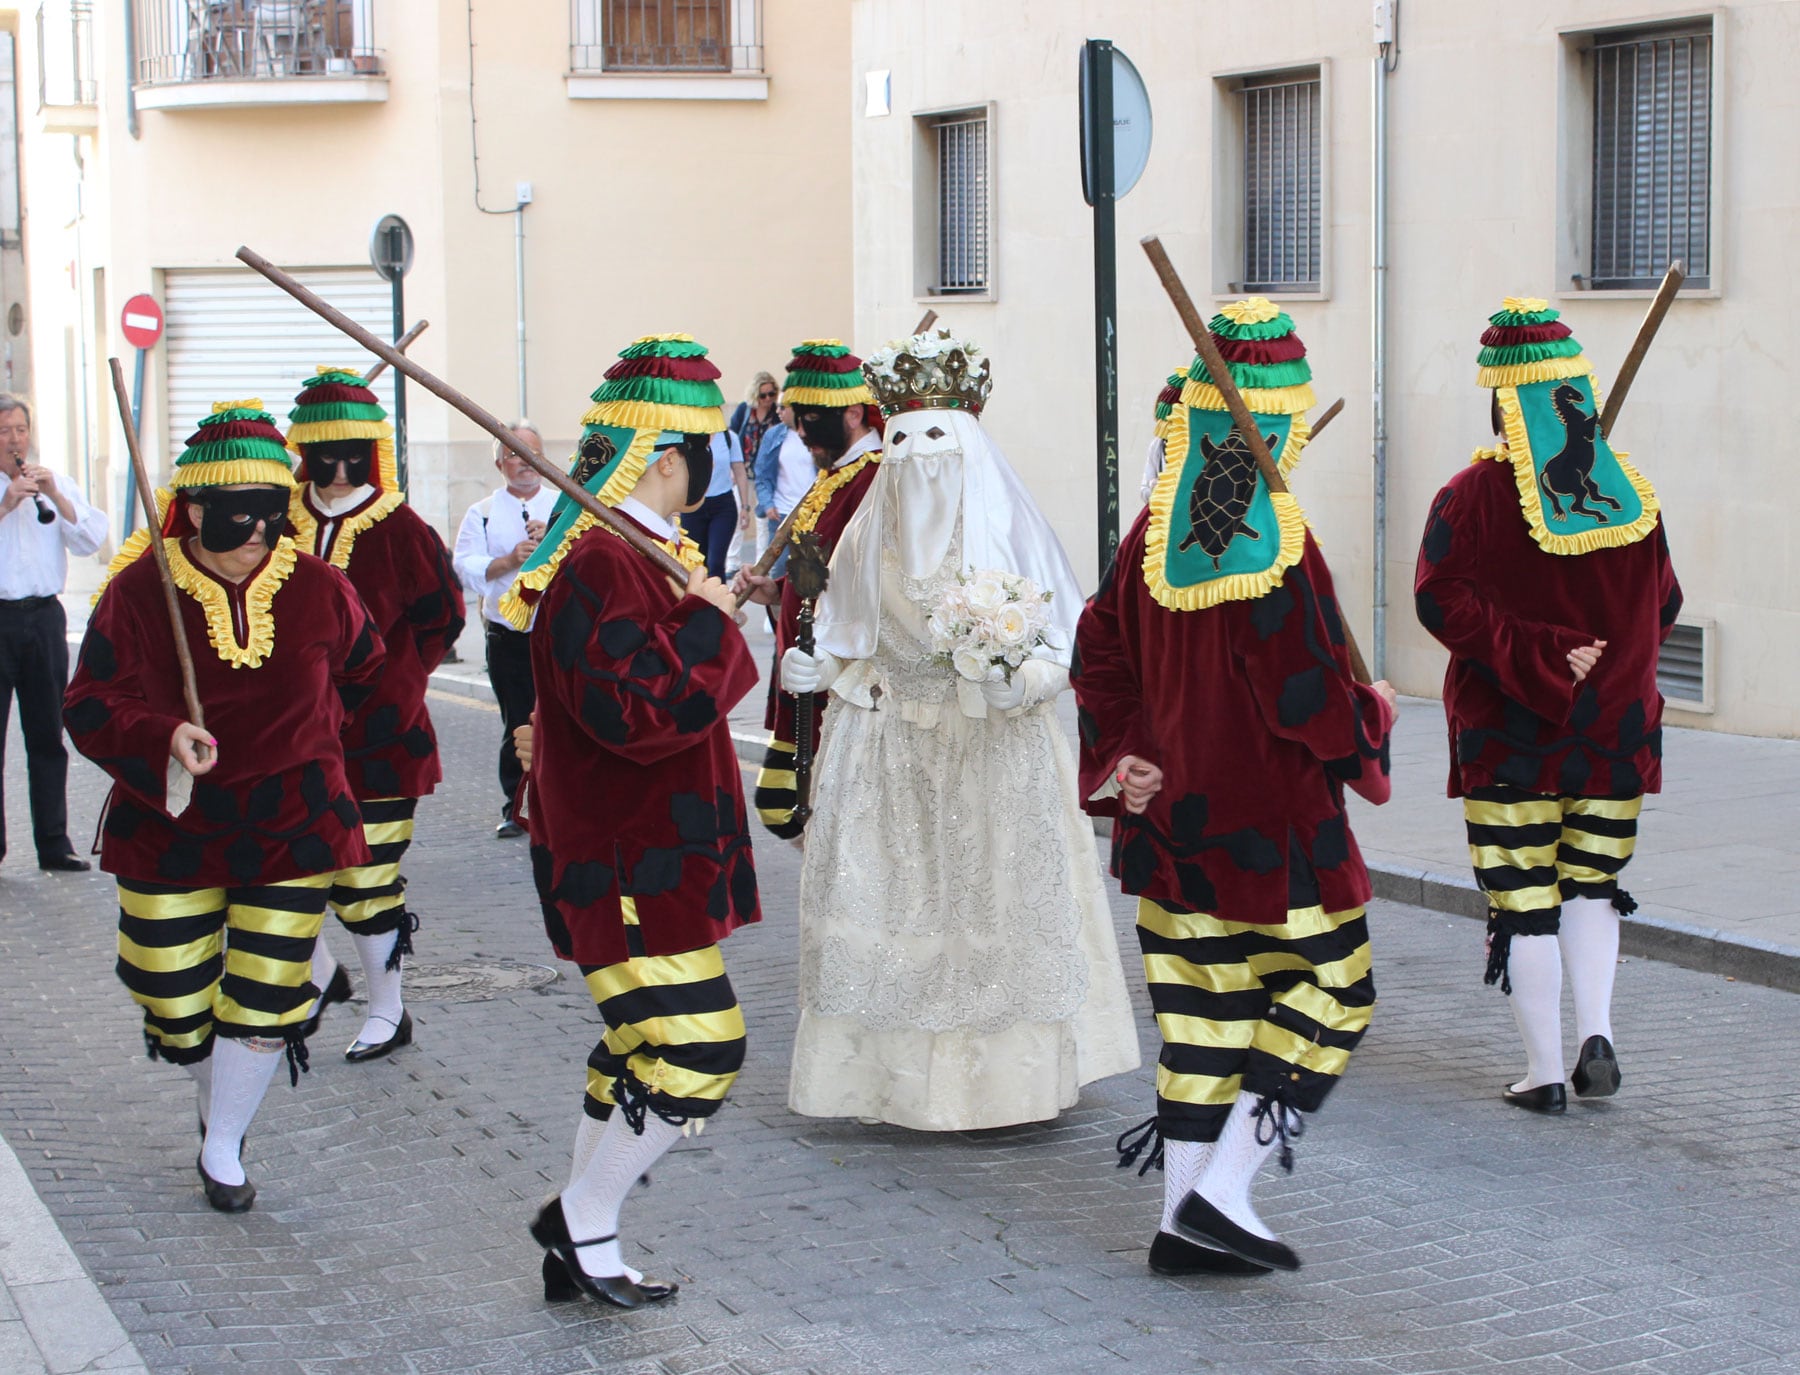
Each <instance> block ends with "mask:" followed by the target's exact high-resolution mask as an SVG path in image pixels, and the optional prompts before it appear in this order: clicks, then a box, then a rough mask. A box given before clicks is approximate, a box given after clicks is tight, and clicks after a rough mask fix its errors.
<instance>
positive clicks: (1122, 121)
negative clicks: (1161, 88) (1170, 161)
mask: <svg viewBox="0 0 1800 1375" xmlns="http://www.w3.org/2000/svg"><path fill="white" fill-rule="evenodd" d="M1112 56H1113V72H1112V79H1113V195H1114V196H1115V197H1117V196H1123V195H1124V194H1125V193H1126V192H1127V191H1129V190H1131V188H1132V187H1134V186H1136V185H1137V184H1138V178H1139V177H1141V176H1143V175H1144V167H1145V165H1146V164H1147V163H1148V162H1149V161H1150V92H1149V90H1148V89H1147V88H1146V87H1145V86H1144V78H1143V77H1141V76H1139V75H1138V69H1137V68H1136V67H1134V66H1132V65H1131V59H1130V58H1129V57H1127V56H1125V54H1124V53H1122V52H1120V51H1119V50H1118V49H1117V48H1114V49H1113V54H1112Z"/></svg>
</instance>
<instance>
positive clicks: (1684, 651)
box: [1656, 621, 1712, 710]
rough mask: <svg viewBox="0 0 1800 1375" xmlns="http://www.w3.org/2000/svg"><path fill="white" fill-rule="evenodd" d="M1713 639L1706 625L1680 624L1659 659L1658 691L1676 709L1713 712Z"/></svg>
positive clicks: (1657, 663)
mask: <svg viewBox="0 0 1800 1375" xmlns="http://www.w3.org/2000/svg"><path fill="white" fill-rule="evenodd" d="M1710 639H1711V636H1710V635H1708V633H1707V626H1706V625H1705V624H1703V623H1692V622H1687V621H1677V622H1676V623H1675V625H1674V626H1673V627H1672V628H1671V629H1670V631H1669V638H1668V639H1666V640H1664V641H1663V643H1662V649H1661V650H1659V651H1658V652H1657V656H1656V690H1657V691H1658V692H1660V693H1662V695H1663V696H1664V697H1666V698H1668V699H1669V701H1670V702H1671V703H1673V704H1674V705H1676V706H1681V707H1687V708H1690V709H1693V708H1699V709H1703V710H1710V709H1711V707H1712V692H1711V691H1710V686H1711V685H1710V684H1709V683H1708V681H1707V669H1708V668H1709V667H1710V665H1709V664H1708V663H1707V651H1708V649H1709V648H1710V645H1709V643H1708V641H1709V640H1710Z"/></svg>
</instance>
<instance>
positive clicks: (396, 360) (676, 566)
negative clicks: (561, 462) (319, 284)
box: [237, 248, 688, 587]
mask: <svg viewBox="0 0 1800 1375" xmlns="http://www.w3.org/2000/svg"><path fill="white" fill-rule="evenodd" d="M237 256H238V259H239V261H241V262H243V263H244V264H245V265H247V266H249V267H252V268H255V269H256V271H258V272H260V273H262V275H263V276H265V277H267V278H268V279H269V280H270V281H271V282H273V283H274V284H275V285H276V286H278V287H280V288H281V289H282V290H283V291H285V292H287V294H288V295H290V296H292V297H293V298H294V299H295V300H296V301H298V302H299V303H300V304H301V305H303V306H305V307H306V308H307V309H308V310H310V311H311V312H312V313H313V314H314V315H317V316H318V317H319V318H320V319H322V320H324V321H325V322H326V323H327V324H329V325H331V326H333V327H334V328H336V329H338V330H341V331H342V332H343V333H345V334H347V335H349V336H350V337H351V338H352V339H354V340H355V341H356V342H357V343H359V344H361V345H362V346H363V347H364V348H366V349H367V350H368V351H369V352H370V353H372V354H374V355H375V356H376V357H377V358H380V359H383V360H384V361H385V362H386V363H387V364H388V366H389V367H391V368H394V369H395V370H397V371H399V372H403V373H405V374H406V375H407V376H408V377H410V378H412V380H413V381H415V382H417V383H418V384H419V385H420V386H421V387H423V388H425V390H426V391H428V392H430V393H431V394H432V395H433V396H435V397H437V398H438V399H439V400H440V401H443V402H445V403H446V404H447V405H450V406H452V407H454V408H455V409H456V410H459V411H461V412H462V413H463V414H464V415H466V416H467V417H468V418H469V419H470V420H472V421H474V422H475V423H476V424H477V425H478V426H480V427H481V428H482V429H484V430H486V431H487V432H488V433H489V434H491V435H492V436H493V437H494V438H495V439H497V440H499V441H500V445H501V447H502V448H505V449H507V450H508V451H509V452H511V453H512V454H514V455H515V456H517V457H518V458H519V459H521V460H522V461H523V462H525V463H526V464H527V465H529V466H530V467H531V468H532V469H533V470H534V471H535V472H536V473H537V474H538V476H540V477H542V478H543V479H544V481H546V482H548V483H549V484H550V485H551V486H552V487H554V488H556V490H557V491H559V492H561V493H562V494H563V495H564V496H566V497H567V498H568V499H569V500H570V501H572V502H574V503H575V504H576V505H577V506H579V507H580V508H581V509H582V510H584V511H586V512H587V513H588V514H589V515H591V516H592V517H593V518H594V519H595V520H597V521H599V522H600V523H601V524H602V525H604V526H605V527H606V528H607V529H609V530H611V531H612V532H613V533H614V534H615V535H618V536H619V537H620V538H622V539H623V540H624V541H625V542H626V543H627V544H629V545H630V546H631V547H632V548H633V549H635V550H637V551H638V553H640V554H642V555H643V556H644V557H645V558H647V559H649V560H650V562H651V563H653V564H655V565H656V567H657V568H658V570H659V571H661V572H663V573H666V574H667V575H668V576H669V577H670V578H672V579H674V580H675V583H676V585H677V586H679V587H686V586H687V584H688V570H687V569H686V568H684V567H682V565H681V562H680V561H679V560H678V559H676V558H675V556H674V555H672V554H670V553H669V551H668V550H666V549H663V548H661V547H660V546H659V545H657V544H656V543H655V542H654V541H653V540H651V539H650V537H649V536H648V535H646V534H644V533H643V532H642V531H641V530H639V529H638V528H637V526H635V525H633V524H632V523H631V522H630V521H628V520H626V519H625V518H624V517H622V516H620V515H619V514H617V513H616V512H614V511H613V510H611V509H610V508H608V507H606V506H603V505H601V504H600V502H599V501H598V500H597V499H596V498H595V496H594V494H593V493H592V492H590V491H588V490H587V489H586V488H585V487H583V486H581V485H580V484H579V483H578V482H576V481H575V479H574V478H572V477H570V476H569V475H568V474H567V473H565V472H564V471H563V470H562V469H561V468H558V467H556V466H555V465H554V464H552V463H550V462H548V461H547V460H545V459H542V458H539V457H538V456H537V455H536V454H534V453H532V452H531V450H530V449H528V448H526V447H525V446H524V445H523V444H521V443H520V442H519V441H518V439H517V438H515V437H514V435H513V432H512V431H511V430H509V429H507V428H506V426H505V425H503V424H501V423H500V421H499V420H497V419H496V418H495V417H494V416H493V415H491V414H489V413H488V412H487V411H485V410H483V409H482V408H481V407H480V406H478V405H477V404H476V403H475V402H474V401H472V400H470V399H469V398H468V397H467V396H465V395H463V393H461V392H459V391H458V390H457V389H456V388H455V387H453V386H451V385H450V384H449V383H448V382H446V381H444V380H443V379H442V378H440V377H437V376H435V375H433V374H432V373H429V372H427V371H426V370H425V369H424V368H422V367H420V366H419V365H418V364H417V363H415V362H413V360H412V359H410V358H408V357H407V356H406V355H405V354H404V353H401V352H400V351H399V350H397V349H396V348H395V347H394V346H393V345H392V344H390V343H388V342H387V341H386V340H385V339H382V338H380V337H378V336H377V335H374V334H371V333H370V332H369V331H368V330H366V329H364V328H363V327H362V326H361V325H359V324H357V323H356V321H354V320H352V319H351V318H350V317H349V316H348V315H346V314H344V313H343V311H341V310H339V309H337V308H336V307H335V306H333V305H331V304H330V303H329V302H327V301H323V300H320V299H319V297H318V296H316V295H314V294H313V293H312V292H311V291H308V290H307V289H306V288H305V287H303V286H301V285H300V283H299V282H297V281H295V280H294V279H293V278H292V277H290V276H289V275H288V274H287V273H285V272H283V271H282V270H281V269H280V268H278V267H276V266H275V264H273V263H271V262H270V261H269V260H268V259H267V258H265V257H263V256H262V254H260V253H257V252H256V251H254V250H253V249H249V248H240V249H238V251H237Z"/></svg>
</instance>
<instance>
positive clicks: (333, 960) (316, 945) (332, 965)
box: [306, 926, 338, 1017]
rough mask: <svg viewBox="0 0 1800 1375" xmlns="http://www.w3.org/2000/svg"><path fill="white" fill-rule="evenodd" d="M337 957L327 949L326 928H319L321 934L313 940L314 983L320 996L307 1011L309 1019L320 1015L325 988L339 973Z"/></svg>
mask: <svg viewBox="0 0 1800 1375" xmlns="http://www.w3.org/2000/svg"><path fill="white" fill-rule="evenodd" d="M337 967H338V962H337V956H335V955H333V954H332V953H331V951H329V950H328V949H326V948H325V928H324V927H323V926H321V927H320V928H319V934H318V935H317V936H316V937H314V938H313V952H312V981H313V986H314V987H315V988H317V989H318V990H319V996H318V997H317V998H314V999H313V1005H312V1006H311V1007H309V1008H308V1009H307V1010H306V1015H307V1016H308V1017H316V1016H318V1015H319V1005H320V1003H321V1002H323V1001H324V998H325V986H326V985H327V984H329V983H330V982H331V976H332V975H334V974H336V973H337Z"/></svg>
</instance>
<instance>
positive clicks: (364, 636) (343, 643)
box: [328, 565, 387, 712]
mask: <svg viewBox="0 0 1800 1375" xmlns="http://www.w3.org/2000/svg"><path fill="white" fill-rule="evenodd" d="M328 566H329V565H328ZM331 572H332V573H333V574H334V575H335V582H336V585H337V591H338V607H337V616H336V626H337V643H336V644H335V645H334V646H332V650H331V665H332V669H331V681H332V682H333V683H335V684H336V685H337V690H338V698H339V699H340V700H341V701H342V702H343V704H344V710H345V711H346V712H353V711H355V710H356V709H357V708H358V707H360V706H361V705H362V704H363V703H364V702H366V701H367V700H368V699H369V695H370V694H371V693H372V692H374V691H375V684H376V683H377V682H378V681H380V679H381V668H382V665H383V664H384V663H386V662H387V646H386V645H384V644H383V643H382V641H381V632H380V631H379V630H378V629H376V626H375V618H374V617H372V616H371V615H369V609H368V607H367V606H365V605H364V604H363V599H362V597H361V596H360V595H358V593H357V591H356V588H355V587H354V586H353V585H352V584H351V582H350V579H349V578H347V577H345V576H344V575H343V574H342V573H340V572H338V570H337V569H335V568H332V569H331Z"/></svg>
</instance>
